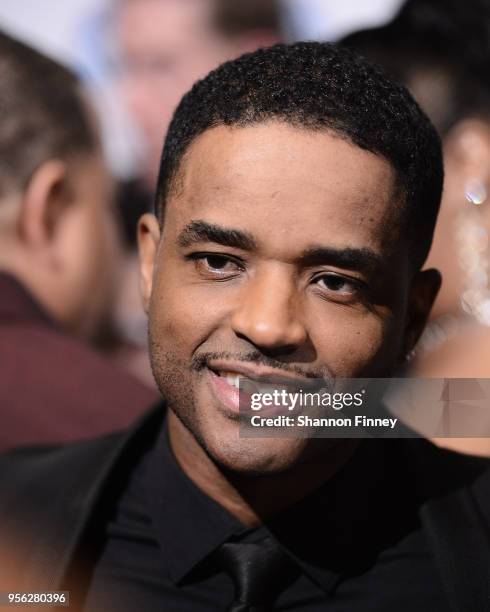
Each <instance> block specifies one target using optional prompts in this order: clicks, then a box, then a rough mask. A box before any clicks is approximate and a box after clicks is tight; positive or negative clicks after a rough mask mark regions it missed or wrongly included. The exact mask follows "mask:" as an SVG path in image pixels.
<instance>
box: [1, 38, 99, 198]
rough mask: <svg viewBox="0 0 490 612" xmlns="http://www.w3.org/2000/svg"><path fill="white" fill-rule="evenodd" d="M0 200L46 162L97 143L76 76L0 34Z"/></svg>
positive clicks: (24, 182) (23, 182) (22, 186)
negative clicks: (0, 197)
mask: <svg viewBox="0 0 490 612" xmlns="http://www.w3.org/2000/svg"><path fill="white" fill-rule="evenodd" d="M0 82H1V84H2V86H1V88H0V196H1V195H5V193H8V192H9V191H10V190H18V189H23V188H24V187H25V186H26V185H27V183H28V181H29V178H30V176H31V175H32V173H33V172H34V171H35V169H36V168H37V167H38V166H39V165H40V164H42V163H43V162H45V161H48V160H49V159H67V158H70V157H72V156H76V155H80V154H82V153H89V152H91V151H93V150H94V149H95V148H96V146H97V137H96V134H95V130H94V128H93V126H92V125H91V124H90V119H89V116H88V113H87V110H86V109H85V107H84V104H83V102H82V98H81V95H80V91H79V84H78V81H77V79H76V78H75V76H74V75H73V74H72V73H71V72H70V71H69V70H67V69H66V68H64V67H62V66H61V65H59V64H58V63H56V62H54V61H53V60H51V59H48V58H47V57H45V56H44V55H42V54H41V53H38V52H37V51H35V50H34V49H31V48H30V47H28V46H26V45H24V44H22V43H21V42H19V41H17V40H14V39H13V38H11V37H10V36H7V35H6V34H4V33H3V32H0Z"/></svg>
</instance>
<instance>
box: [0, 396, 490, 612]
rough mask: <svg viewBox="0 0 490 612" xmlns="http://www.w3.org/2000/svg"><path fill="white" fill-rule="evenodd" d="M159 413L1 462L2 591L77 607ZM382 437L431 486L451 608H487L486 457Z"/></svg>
mask: <svg viewBox="0 0 490 612" xmlns="http://www.w3.org/2000/svg"><path fill="white" fill-rule="evenodd" d="M163 415H164V407H163V406H160V407H157V408H156V409H154V410H152V411H151V412H149V413H148V414H146V415H145V416H144V417H143V418H142V419H141V420H140V421H139V422H138V423H136V424H135V425H134V426H133V427H131V428H130V429H129V430H126V431H123V432H120V433H114V434H111V435H109V436H105V437H103V438H99V439H96V440H92V441H89V442H82V443H77V444H71V445H68V446H62V447H50V448H40V447H38V448H32V449H22V450H19V451H15V452H13V453H10V454H8V455H5V456H3V457H2V458H0V483H1V485H0V550H1V549H2V548H3V554H4V557H6V560H5V559H4V561H3V564H2V565H0V568H3V570H2V569H0V591H2V590H3V591H5V590H12V589H13V588H16V589H22V590H24V591H25V590H28V591H40V590H43V591H44V590H70V591H71V598H72V605H71V607H70V609H72V610H76V609H77V605H79V603H78V602H81V601H82V600H83V596H84V592H85V589H86V586H87V584H88V580H89V579H90V571H91V568H92V567H93V561H94V558H95V556H96V555H97V550H98V545H100V544H101V543H102V533H103V531H104V526H105V524H106V521H107V520H108V516H109V513H110V510H111V508H112V507H113V504H114V502H115V500H117V498H118V495H119V493H120V492H121V491H122V489H123V487H124V484H125V478H126V477H127V475H128V474H129V471H130V468H131V466H132V465H133V464H134V461H135V460H136V459H137V458H138V455H139V454H140V453H141V452H143V450H144V449H145V448H146V447H147V445H148V443H149V442H150V441H151V440H153V438H154V436H155V432H157V431H158V429H159V426H160V423H161V420H162V418H163ZM379 443H380V444H400V445H401V446H402V449H403V453H404V454H405V456H406V460H407V461H409V462H410V465H411V466H412V467H413V470H414V471H416V473H417V475H418V480H419V483H420V493H421V495H424V490H426V491H431V494H432V497H431V499H429V500H428V501H427V502H426V503H425V504H424V505H423V506H422V508H421V512H420V518H421V521H422V524H423V526H424V529H425V530H426V532H427V535H428V539H429V541H430V543H431V546H432V549H433V551H434V554H435V557H436V561H437V565H438V568H439V571H440V573H441V577H442V579H443V582H444V584H445V588H446V592H447V595H448V601H450V602H451V606H452V610H454V611H455V612H484V610H490V494H489V491H490V472H489V470H488V469H487V468H488V466H489V461H488V460H486V459H481V458H476V457H470V456H465V455H460V454H457V453H453V452H451V451H445V450H441V449H438V448H436V447H435V446H434V445H432V444H431V443H429V442H427V441H426V440H421V439H400V440H379ZM1 555H2V553H1V552H0V559H1ZM0 563H2V562H1V560H0ZM6 570H7V571H6Z"/></svg>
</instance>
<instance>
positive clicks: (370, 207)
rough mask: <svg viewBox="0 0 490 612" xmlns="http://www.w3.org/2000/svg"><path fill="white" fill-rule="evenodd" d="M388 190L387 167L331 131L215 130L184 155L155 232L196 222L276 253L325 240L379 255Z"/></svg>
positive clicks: (393, 208) (391, 228)
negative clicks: (249, 236)
mask: <svg viewBox="0 0 490 612" xmlns="http://www.w3.org/2000/svg"><path fill="white" fill-rule="evenodd" d="M398 192H399V190H398V188H397V181H396V173H395V171H394V169H393V167H392V166H391V164H389V163H388V162H387V161H386V160H385V159H384V158H381V157H379V156H377V155H375V154H373V153H370V152H368V151H364V150H363V149H360V148H359V147H357V146H355V145H353V144H351V143H350V142H348V141H347V140H345V139H343V138H341V137H339V136H338V135H336V134H333V133H331V132H327V131H312V130H304V129H299V128H295V127H291V126H289V125H285V124H283V123H278V122H274V123H268V124H260V125H256V126H247V127H233V128H231V127H224V126H220V127H217V128H213V129H211V130H208V131H207V132H205V133H204V134H203V135H201V136H200V137H199V138H198V139H197V140H196V141H195V142H194V143H193V144H192V145H191V147H190V148H189V150H188V152H187V154H186V155H185V157H184V160H183V161H182V164H181V169H180V174H179V176H178V177H177V179H176V183H175V187H174V189H173V191H172V194H171V196H170V199H169V202H168V204H167V209H166V215H165V226H167V224H169V225H170V226H171V227H172V226H173V227H174V228H175V229H176V230H177V231H178V229H179V227H180V226H183V225H185V224H186V223H188V222H189V220H192V219H203V220H205V221H207V222H211V223H215V224H221V225H225V226H227V227H232V228H234V229H242V230H244V231H248V232H252V233H253V234H254V235H255V236H256V237H257V238H258V240H259V242H260V240H261V237H262V238H264V243H266V244H267V245H268V247H270V248H273V249H276V250H277V251H278V252H279V251H281V250H282V251H284V252H286V251H291V249H294V248H295V247H297V248H298V249H299V248H308V247H309V246H310V245H311V243H318V244H322V243H323V244H325V243H326V242H328V244H329V245H330V246H339V247H345V246H352V247H365V246H369V247H370V248H372V249H375V250H376V251H378V252H379V253H380V254H382V253H383V252H385V251H386V249H387V248H388V247H389V245H390V244H391V243H393V240H396V237H395V234H396V231H395V229H396V225H397V220H398V219H399V217H400V208H401V206H400V194H399V193H398ZM271 230H272V231H271Z"/></svg>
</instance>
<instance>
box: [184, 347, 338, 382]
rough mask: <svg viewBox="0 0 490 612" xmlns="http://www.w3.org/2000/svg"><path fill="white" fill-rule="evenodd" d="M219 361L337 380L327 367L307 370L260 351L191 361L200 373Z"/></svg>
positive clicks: (218, 354) (205, 355) (207, 354)
mask: <svg viewBox="0 0 490 612" xmlns="http://www.w3.org/2000/svg"><path fill="white" fill-rule="evenodd" d="M219 359H223V360H230V361H241V362H244V363H255V364H257V365H263V366H266V367H269V368H273V369H275V370H278V371H282V372H288V373H290V374H296V375H298V376H302V377H304V378H320V379H324V380H333V379H334V378H335V377H334V376H333V374H332V372H331V371H330V370H329V369H328V368H327V367H326V366H321V367H318V368H308V369H306V368H303V367H301V366H299V365H296V364H292V363H286V362H284V361H279V360H277V359H274V358H273V357H269V356H268V355H264V354H263V353H261V352H259V351H250V352H248V353H231V352H228V351H220V352H205V353H200V354H199V355H195V356H194V357H193V359H192V361H191V368H192V369H193V370H194V371H196V372H199V371H201V370H203V369H204V368H205V367H207V366H208V363H209V362H210V361H211V360H219Z"/></svg>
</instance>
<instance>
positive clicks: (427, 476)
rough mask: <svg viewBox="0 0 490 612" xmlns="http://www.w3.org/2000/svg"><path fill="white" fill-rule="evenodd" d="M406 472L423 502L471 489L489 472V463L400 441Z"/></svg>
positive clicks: (429, 444)
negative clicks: (463, 489) (452, 492)
mask: <svg viewBox="0 0 490 612" xmlns="http://www.w3.org/2000/svg"><path fill="white" fill-rule="evenodd" d="M400 442H401V443H402V444H401V449H402V455H403V461H404V463H405V468H406V470H407V471H409V472H411V473H412V474H413V475H414V478H415V480H416V482H417V485H418V489H419V490H420V492H421V494H422V496H423V497H425V498H433V497H441V496H444V495H447V494H449V493H451V491H454V490H456V489H460V488H463V487H468V486H471V485H472V483H473V482H475V481H476V480H477V479H478V478H479V477H480V476H481V475H482V474H483V473H485V471H488V470H489V469H490V459H489V458H487V457H479V456H476V455H468V454H464V453H459V452H456V451H453V450H450V449H447V448H441V447H439V446H436V445H435V444H433V443H432V442H430V441H429V440H426V439H423V438H414V439H406V440H400Z"/></svg>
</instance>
